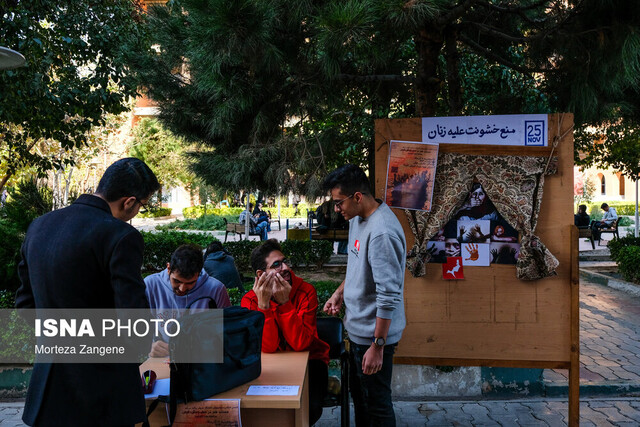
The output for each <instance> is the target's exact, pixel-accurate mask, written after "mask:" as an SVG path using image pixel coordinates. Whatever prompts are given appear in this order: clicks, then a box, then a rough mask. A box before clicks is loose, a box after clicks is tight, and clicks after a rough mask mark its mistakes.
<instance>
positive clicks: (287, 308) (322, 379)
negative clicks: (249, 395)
mask: <svg viewBox="0 0 640 427" xmlns="http://www.w3.org/2000/svg"><path fill="white" fill-rule="evenodd" d="M288 262H289V261H288V260H287V259H286V258H285V256H284V254H283V253H282V248H281V247H280V244H279V243H278V241H277V240H276V239H269V240H267V241H266V242H264V243H263V244H262V245H260V246H258V247H257V248H256V249H254V250H253V252H251V267H252V268H253V270H254V271H255V272H256V277H255V280H254V285H253V289H252V290H250V291H249V292H247V293H246V294H245V296H244V297H242V302H241V303H240V305H241V306H242V307H245V308H248V309H249V310H255V311H260V312H262V313H263V314H264V318H265V320H264V329H263V332H262V351H264V352H266V353H273V352H276V351H278V350H282V351H284V350H293V351H307V350H308V351H309V366H308V368H309V371H308V372H309V425H313V424H314V423H315V422H316V421H318V419H320V416H321V415H322V403H323V401H324V397H325V395H326V393H327V384H328V364H329V344H327V343H325V342H324V341H322V340H321V339H320V338H318V330H317V327H316V312H317V310H318V295H317V294H316V290H315V288H314V287H313V285H310V284H309V283H307V282H305V281H304V280H302V279H301V278H299V277H297V276H296V275H295V274H294V273H293V271H292V270H291V269H290V268H289V265H288Z"/></svg>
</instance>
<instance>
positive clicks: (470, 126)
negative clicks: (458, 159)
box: [422, 114, 549, 147]
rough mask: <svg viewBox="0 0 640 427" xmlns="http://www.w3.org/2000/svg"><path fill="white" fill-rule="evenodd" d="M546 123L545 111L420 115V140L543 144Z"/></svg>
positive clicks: (452, 142)
mask: <svg viewBox="0 0 640 427" xmlns="http://www.w3.org/2000/svg"><path fill="white" fill-rule="evenodd" d="M548 125H549V124H548V120H547V115H546V114H513V115H501V116H455V117H423V118H422V141H423V142H437V143H447V144H479V145H521V146H527V147H546V146H547V145H548V142H547V139H548V131H547V129H548Z"/></svg>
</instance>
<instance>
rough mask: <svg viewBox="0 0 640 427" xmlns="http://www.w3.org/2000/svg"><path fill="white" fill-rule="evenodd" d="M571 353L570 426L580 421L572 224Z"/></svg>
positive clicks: (573, 232)
mask: <svg viewBox="0 0 640 427" xmlns="http://www.w3.org/2000/svg"><path fill="white" fill-rule="evenodd" d="M570 227H571V322H570V324H571V353H570V355H569V357H570V367H569V426H576V427H577V426H578V425H579V423H580V271H579V267H578V249H579V247H580V242H579V241H578V228H577V227H576V226H575V225H571V226H570Z"/></svg>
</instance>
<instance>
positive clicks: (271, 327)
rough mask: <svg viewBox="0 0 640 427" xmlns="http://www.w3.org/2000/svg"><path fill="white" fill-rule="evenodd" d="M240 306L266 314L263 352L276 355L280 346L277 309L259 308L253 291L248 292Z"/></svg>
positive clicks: (263, 331)
mask: <svg viewBox="0 0 640 427" xmlns="http://www.w3.org/2000/svg"><path fill="white" fill-rule="evenodd" d="M240 305H241V306H242V307H244V308H248V309H249V310H254V311H259V312H261V313H263V314H264V328H263V330H262V351H264V352H265V353H275V352H276V351H277V350H278V348H279V346H280V334H279V333H278V324H277V323H276V319H275V313H274V311H275V309H274V308H273V307H271V308H270V309H269V310H261V309H260V308H259V307H258V297H257V296H256V293H255V292H253V291H249V292H247V293H246V294H245V295H244V296H243V297H242V301H240Z"/></svg>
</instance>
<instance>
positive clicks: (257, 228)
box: [238, 203, 269, 240]
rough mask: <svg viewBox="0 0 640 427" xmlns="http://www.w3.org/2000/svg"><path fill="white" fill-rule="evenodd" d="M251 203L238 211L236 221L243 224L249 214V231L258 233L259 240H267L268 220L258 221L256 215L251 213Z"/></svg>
mask: <svg viewBox="0 0 640 427" xmlns="http://www.w3.org/2000/svg"><path fill="white" fill-rule="evenodd" d="M252 208H253V203H249V209H245V210H244V211H242V212H241V213H240V217H239V218H238V222H239V223H240V224H245V223H246V221H247V215H248V216H249V233H257V234H259V235H260V240H267V239H268V238H269V236H268V234H267V231H268V228H269V220H268V219H267V221H260V222H258V217H256V216H254V215H252V214H251V209H252Z"/></svg>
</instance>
